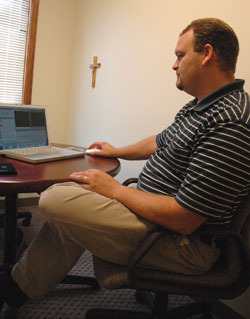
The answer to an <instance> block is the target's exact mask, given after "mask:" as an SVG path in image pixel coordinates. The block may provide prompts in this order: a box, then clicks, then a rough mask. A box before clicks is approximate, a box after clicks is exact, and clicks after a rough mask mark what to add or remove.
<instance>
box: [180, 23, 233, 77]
mask: <svg viewBox="0 0 250 319" xmlns="http://www.w3.org/2000/svg"><path fill="white" fill-rule="evenodd" d="M190 29H193V31H194V43H193V45H194V51H195V52H201V51H202V50H203V49H204V45H205V44H207V43H209V44H211V45H212V47H213V49H214V51H215V53H216V54H217V59H218V63H219V65H220V67H221V70H222V71H228V70H231V71H233V72H235V68H236V62H237V57H238V53H239V42H238V38H237V36H236V34H235V32H234V30H233V29H232V28H231V27H230V26H229V25H228V24H227V23H225V22H223V21H222V20H220V19H216V18H204V19H197V20H194V21H193V22H191V23H190V24H189V25H188V26H187V27H186V28H185V29H184V30H183V31H182V33H181V35H182V34H184V33H186V32H187V31H188V30H190Z"/></svg>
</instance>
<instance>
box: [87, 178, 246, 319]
mask: <svg viewBox="0 0 250 319" xmlns="http://www.w3.org/2000/svg"><path fill="white" fill-rule="evenodd" d="M135 181H136V180H134V179H130V180H129V181H128V183H130V182H135ZM125 184H127V183H125ZM168 233H169V231H168V230H166V229H163V228H159V229H158V230H157V231H154V232H152V233H151V234H150V235H149V236H148V237H147V238H146V239H145V241H144V242H143V243H142V244H141V246H140V247H138V248H137V250H136V251H135V252H134V254H133V255H132V256H131V258H130V260H129V263H128V265H127V267H124V266H119V265H116V264H113V263H110V262H106V261H104V260H102V259H100V258H97V257H95V256H93V263H94V270H95V276H96V279H97V281H98V283H99V284H100V286H101V287H102V288H105V289H126V288H128V289H135V291H136V296H137V300H140V299H143V297H144V296H147V297H148V292H150V294H152V293H153V295H154V298H153V299H152V309H151V311H150V313H143V312H135V311H128V310H115V309H90V310H88V311H87V314H86V319H106V318H108V319H114V318H119V319H125V318H130V319H134V318H136V319H138V318H144V319H146V318H147V319H149V318H151V319H156V318H157V319H160V318H162V319H163V318H175V319H177V318H178V319H179V318H187V317H189V316H191V315H195V314H201V313H202V314H203V318H213V316H212V314H211V306H212V301H214V300H217V299H232V298H235V297H237V296H240V295H241V294H242V293H243V292H244V291H245V290H246V289H247V288H248V287H249V285H250V251H249V243H250V194H249V195H248V196H247V197H246V198H245V199H244V201H243V202H242V204H241V205H240V207H239V209H238V212H237V214H235V217H234V219H233V222H232V224H231V225H230V228H228V229H224V228H223V229H220V227H215V226H213V227H212V229H209V228H205V227H203V228H202V227H201V228H200V230H199V231H197V233H199V234H200V235H205V236H211V237H212V236H214V235H216V240H217V242H218V243H219V245H220V247H221V255H220V257H219V259H218V260H217V262H216V263H215V264H214V266H213V267H212V269H211V270H209V271H208V272H207V273H205V274H202V275H195V276H191V275H184V274H179V273H169V272H163V271H158V270H155V269H145V268H140V266H139V263H140V261H141V260H142V259H143V257H144V256H145V255H146V254H147V252H148V251H150V249H151V248H152V247H153V246H154V245H155V244H156V243H157V241H158V240H159V239H161V238H162V237H164V236H165V235H166V234H168ZM169 294H176V295H186V296H191V297H198V298H199V300H200V301H196V302H194V303H191V304H188V305H184V306H181V307H179V308H175V309H170V310H168V297H169Z"/></svg>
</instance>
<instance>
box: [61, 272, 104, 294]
mask: <svg viewBox="0 0 250 319" xmlns="http://www.w3.org/2000/svg"><path fill="white" fill-rule="evenodd" d="M61 283H62V284H70V285H82V286H90V287H91V288H92V289H93V290H97V289H99V284H98V282H97V280H96V279H95V278H93V277H84V276H76V275H67V276H66V277H65V278H64V279H63V280H62V281H61Z"/></svg>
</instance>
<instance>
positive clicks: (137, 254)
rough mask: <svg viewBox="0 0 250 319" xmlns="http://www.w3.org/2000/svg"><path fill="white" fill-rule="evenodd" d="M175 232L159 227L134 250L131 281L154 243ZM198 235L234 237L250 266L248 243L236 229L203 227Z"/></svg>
mask: <svg viewBox="0 0 250 319" xmlns="http://www.w3.org/2000/svg"><path fill="white" fill-rule="evenodd" d="M171 233H172V234H174V233H175V232H174V231H171V230H168V229H165V228H161V227H159V228H158V229H156V230H155V231H153V232H152V233H150V234H149V235H148V236H147V237H146V238H145V240H144V241H143V242H142V243H141V244H140V246H139V247H138V248H137V249H136V250H135V251H134V253H133V254H132V255H131V256H130V258H129V262H128V275H129V278H130V280H131V281H133V280H134V279H135V278H134V276H135V268H136V267H137V266H138V264H139V263H140V262H141V260H142V259H143V257H144V256H145V255H146V254H147V253H148V252H149V251H150V250H151V249H152V248H153V247H154V245H155V244H156V243H157V242H158V240H160V239H161V238H162V237H164V236H166V235H169V234H171ZM196 234H197V235H200V236H204V235H205V236H211V237H215V238H216V240H220V241H224V242H225V241H228V240H229V238H233V239H234V240H235V242H236V244H237V247H238V249H239V250H240V252H241V254H243V255H244V259H245V260H248V264H249V268H250V250H249V247H248V244H247V243H246V241H245V240H244V238H243V236H242V235H241V234H240V233H237V232H236V231H232V230H230V229H215V230H212V229H202V230H199V231H196Z"/></svg>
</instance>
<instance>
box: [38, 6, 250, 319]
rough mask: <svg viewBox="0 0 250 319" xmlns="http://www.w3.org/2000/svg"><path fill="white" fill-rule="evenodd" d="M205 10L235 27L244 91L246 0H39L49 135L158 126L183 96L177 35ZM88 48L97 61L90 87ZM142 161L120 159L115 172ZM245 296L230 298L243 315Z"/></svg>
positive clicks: (105, 136) (116, 136) (111, 133)
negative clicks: (176, 65)
mask: <svg viewBox="0 0 250 319" xmlns="http://www.w3.org/2000/svg"><path fill="white" fill-rule="evenodd" d="M209 16H213V17H218V18H221V19H223V20H225V21H226V22H228V23H229V24H230V25H231V26H232V27H233V28H234V29H235V31H236V33H237V35H238V38H239V41H240V55H239V61H238V68H237V72H236V76H237V77H238V78H244V79H245V80H246V85H245V89H246V90H247V91H248V92H250V73H249V70H250V60H249V54H250V41H249V27H248V21H250V2H249V0H238V1H237V2H233V1H228V0H220V1H218V0H210V1H209V2H205V3H204V2H202V1H200V0H189V1H181V2H180V1H173V0H40V13H39V24H38V38H37V48H36V61H35V76H34V89H33V99H32V103H33V104H45V105H47V107H48V111H49V122H50V123H49V124H50V129H51V135H52V141H54V142H68V143H73V144H77V145H85V146H87V145H89V144H90V143H91V142H93V141H95V140H107V141H109V142H111V143H113V144H114V145H117V146H121V145H126V144H128V143H133V142H136V141H138V140H139V139H142V138H144V137H146V136H149V135H151V134H156V133H158V132H159V131H161V130H162V129H164V128H165V127H166V126H167V125H169V124H170V123H171V122H172V120H173V118H174V115H175V114H176V112H177V111H178V110H179V108H180V107H181V106H182V105H183V104H184V103H186V102H187V101H189V100H190V99H191V97H189V96H188V95H186V94H185V93H183V92H180V91H178V90H177V89H176V88H175V79H176V77H175V73H174V71H173V70H172V69H171V67H172V64H173V62H174V60H175V56H174V48H175V45H176V41H177V38H178V35H179V33H180V32H181V31H182V29H183V28H184V27H185V26H186V25H187V24H188V23H190V22H191V21H192V20H193V19H196V18H200V17H209ZM94 55H97V56H98V60H99V62H100V63H101V64H102V65H101V68H100V69H98V70H97V79H96V88H95V89H92V88H91V76H92V73H91V70H90V68H89V65H90V64H91V63H92V61H93V57H94ZM58 114H59V115H58ZM142 164H143V163H140V162H136V163H135V162H134V163H129V162H125V161H122V170H121V173H120V174H119V175H118V176H117V178H118V180H120V181H122V180H124V179H125V178H126V177H129V176H135V175H137V174H138V172H139V171H140V169H141V167H142ZM249 297H250V291H248V293H246V294H245V295H244V296H243V297H241V298H240V299H238V300H236V301H233V302H230V304H231V305H233V306H234V307H235V308H236V309H237V310H238V311H240V312H241V313H242V314H243V315H245V317H246V318H249V317H250V307H249V304H248V300H249Z"/></svg>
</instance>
